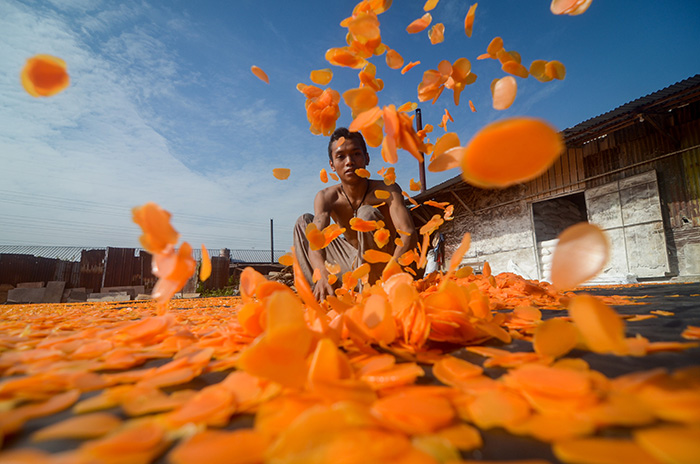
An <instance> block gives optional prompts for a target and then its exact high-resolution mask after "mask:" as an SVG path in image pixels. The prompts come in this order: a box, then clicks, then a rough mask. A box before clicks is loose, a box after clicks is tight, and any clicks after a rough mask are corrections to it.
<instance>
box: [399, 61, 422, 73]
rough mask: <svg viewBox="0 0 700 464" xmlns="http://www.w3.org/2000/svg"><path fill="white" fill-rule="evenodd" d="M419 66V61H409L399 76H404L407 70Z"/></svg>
mask: <svg viewBox="0 0 700 464" xmlns="http://www.w3.org/2000/svg"><path fill="white" fill-rule="evenodd" d="M419 64H420V61H411V62H410V63H408V64H407V65H406V66H404V67H403V69H401V74H406V73H407V72H408V71H409V70H411V69H413V68H414V67H416V66H418V65H419Z"/></svg>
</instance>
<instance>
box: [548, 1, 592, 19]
mask: <svg viewBox="0 0 700 464" xmlns="http://www.w3.org/2000/svg"><path fill="white" fill-rule="evenodd" d="M591 3H593V0H552V4H551V5H550V6H549V9H550V10H551V12H552V13H554V14H555V15H562V14H567V15H570V16H576V15H580V14H582V13H585V12H586V10H587V9H588V7H590V6H591Z"/></svg>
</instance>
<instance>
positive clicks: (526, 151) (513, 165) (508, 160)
mask: <svg viewBox="0 0 700 464" xmlns="http://www.w3.org/2000/svg"><path fill="white" fill-rule="evenodd" d="M563 151H564V141H563V139H562V137H561V135H560V134H559V133H558V132H557V131H556V129H554V128H553V127H552V126H550V125H549V124H547V123H546V122H544V121H542V120H540V119H536V118H527V117H521V118H511V119H504V120H501V121H497V122H494V123H491V124H489V125H487V126H486V127H484V128H483V129H481V130H480V131H479V132H478V133H477V134H476V135H475V136H474V137H473V138H472V140H471V141H470V142H469V144H468V145H467V147H466V152H465V153H464V156H463V157H462V178H463V179H464V180H465V181H466V182H468V183H471V184H473V185H476V186H477V187H485V188H488V187H506V186H508V185H512V184H515V183H518V182H524V181H526V180H530V179H533V178H535V177H537V176H538V175H540V174H542V173H543V172H544V171H546V170H547V169H548V168H549V167H550V166H551V165H552V163H554V161H555V160H556V159H557V158H558V157H559V155H561V153H562V152H563Z"/></svg>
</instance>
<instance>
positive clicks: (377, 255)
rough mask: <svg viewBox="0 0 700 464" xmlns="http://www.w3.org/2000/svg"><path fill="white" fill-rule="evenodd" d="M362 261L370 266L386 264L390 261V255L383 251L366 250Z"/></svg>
mask: <svg viewBox="0 0 700 464" xmlns="http://www.w3.org/2000/svg"><path fill="white" fill-rule="evenodd" d="M362 259H364V260H365V261H367V262H368V263H372V264H374V263H388V262H389V260H390V259H391V255H390V254H389V253H384V252H383V251H379V250H367V251H365V252H364V254H363V255H362Z"/></svg>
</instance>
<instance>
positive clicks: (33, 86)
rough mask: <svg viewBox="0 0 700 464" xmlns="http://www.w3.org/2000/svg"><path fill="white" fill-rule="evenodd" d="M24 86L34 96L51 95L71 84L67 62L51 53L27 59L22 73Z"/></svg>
mask: <svg viewBox="0 0 700 464" xmlns="http://www.w3.org/2000/svg"><path fill="white" fill-rule="evenodd" d="M20 78H21V81H22V86H23V87H24V90H26V91H27V93H28V94H29V95H31V96H32V97H50V96H52V95H56V94H57V93H59V92H61V91H63V90H65V89H66V88H67V87H68V84H70V77H69V76H68V72H67V71H66V62H65V61H63V60H62V59H60V58H57V57H55V56H51V55H36V56H34V57H32V58H29V59H28V60H27V63H26V64H25V65H24V68H22V72H21V74H20Z"/></svg>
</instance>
